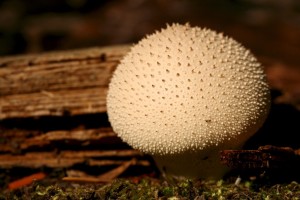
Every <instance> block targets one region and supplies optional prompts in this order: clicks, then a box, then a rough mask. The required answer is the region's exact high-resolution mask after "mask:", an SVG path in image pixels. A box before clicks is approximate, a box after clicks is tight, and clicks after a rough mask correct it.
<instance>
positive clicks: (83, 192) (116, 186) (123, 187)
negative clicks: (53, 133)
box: [0, 178, 300, 200]
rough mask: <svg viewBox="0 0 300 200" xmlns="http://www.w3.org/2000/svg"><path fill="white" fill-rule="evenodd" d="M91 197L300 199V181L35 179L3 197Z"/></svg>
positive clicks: (65, 199) (66, 199) (1, 197)
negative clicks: (98, 181)
mask: <svg viewBox="0 0 300 200" xmlns="http://www.w3.org/2000/svg"><path fill="white" fill-rule="evenodd" d="M8 199H14V200H19V199H20V200H21V199H22V200H23V199H24V200H27V199H28V200H29V199H30V200H32V199H33V200H48V199H49V200H50V199H51V200H52V199H53V200H54V199H59V200H73V199H74V200H75V199H76V200H77V199H82V200H89V199H120V200H123V199H124V200H125V199H126V200H128V199H132V200H135V199H147V200H148V199H150V200H151V199H160V200H164V199H196V200H204V199H218V200H219V199H278V200H279V199H280V200H285V199H286V200H291V199H295V200H296V199H297V200H298V199H300V184H299V183H297V182H294V181H292V182H289V183H280V184H273V185H269V184H260V183H258V182H255V181H242V182H241V183H240V184H238V185H236V184H234V181H233V180H232V181H224V180H220V181H191V180H180V181H179V180H168V181H166V180H165V179H164V180H162V179H154V178H143V179H138V180H137V179H132V178H127V179H116V180H114V181H113V182H112V183H108V184H74V183H66V182H58V183H54V184H50V185H46V184H42V183H39V182H36V183H34V184H32V185H30V186H27V187H24V188H21V189H17V190H14V191H10V192H6V193H5V194H2V195H0V200H8Z"/></svg>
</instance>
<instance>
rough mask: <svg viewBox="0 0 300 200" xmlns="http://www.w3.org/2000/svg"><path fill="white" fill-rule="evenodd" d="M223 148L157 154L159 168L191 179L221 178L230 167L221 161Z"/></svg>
mask: <svg viewBox="0 0 300 200" xmlns="http://www.w3.org/2000/svg"><path fill="white" fill-rule="evenodd" d="M222 149H223V148H216V147H214V148H211V149H210V150H201V151H199V152H186V153H183V154H177V155H176V154H175V155H174V154H173V155H163V156H162V155H155V156H153V159H154V160H155V162H156V164H157V167H158V168H159V170H160V171H161V172H162V173H163V174H165V175H167V176H170V175H171V176H175V177H178V178H181V177H185V178H191V179H220V178H222V177H223V176H224V175H225V174H226V172H228V171H229V168H228V167H226V166H224V165H222V164H221V162H220V154H219V152H220V150H222Z"/></svg>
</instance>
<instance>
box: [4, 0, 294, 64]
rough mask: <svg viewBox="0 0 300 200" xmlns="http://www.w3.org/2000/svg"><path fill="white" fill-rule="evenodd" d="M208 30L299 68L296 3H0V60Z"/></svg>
mask: <svg viewBox="0 0 300 200" xmlns="http://www.w3.org/2000/svg"><path fill="white" fill-rule="evenodd" d="M172 22H179V23H186V22H190V24H191V25H193V26H195V25H197V26H201V27H208V28H212V29H215V30H217V31H219V32H224V33H225V34H226V35H229V36H232V37H234V38H235V39H236V40H238V41H240V42H241V43H243V44H244V45H245V46H246V47H248V48H250V49H251V50H252V51H253V52H254V53H255V54H256V55H259V56H266V57H271V58H273V59H276V60H280V61H282V62H284V63H290V64H299V62H300V61H299V57H300V1H298V0H201V1H200V0H188V1H181V0H119V1H117V0H42V1H41V0H2V1H0V55H11V54H24V53H26V54H27V53H36V52H43V51H49V50H60V49H74V48H83V47H91V46H105V45H113V44H124V43H133V42H137V41H138V40H139V39H141V38H142V37H143V36H144V35H145V34H150V33H152V32H154V30H156V29H160V28H163V27H165V26H166V23H172Z"/></svg>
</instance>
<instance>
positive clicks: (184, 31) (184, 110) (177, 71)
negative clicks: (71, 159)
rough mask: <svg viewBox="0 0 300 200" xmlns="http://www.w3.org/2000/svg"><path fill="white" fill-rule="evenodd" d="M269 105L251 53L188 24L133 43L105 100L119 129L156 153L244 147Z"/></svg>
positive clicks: (136, 145)
mask: <svg viewBox="0 0 300 200" xmlns="http://www.w3.org/2000/svg"><path fill="white" fill-rule="evenodd" d="M269 104H270V94H269V88H268V85H267V82H266V76H265V74H264V71H263V67H262V66H261V64H260V63H259V62H258V61H257V60H256V58H255V57H254V56H253V55H252V54H251V53H250V51H249V50H247V49H246V48H244V47H243V46H242V45H241V44H240V43H238V42H237V41H235V40H233V39H232V38H230V37H226V36H224V35H223V34H219V33H216V32H215V31H212V30H209V29H202V28H199V27H191V26H190V25H189V24H186V25H179V24H173V25H171V26H167V28H165V29H162V30H161V31H159V32H156V33H154V34H152V35H149V36H147V37H146V38H144V39H142V40H141V41H140V42H139V43H138V44H136V45H134V46H133V47H132V48H131V51H130V52H129V53H128V54H127V55H126V56H125V57H124V58H123V60H122V61H121V63H120V64H119V65H118V67H117V69H116V70H115V71H114V73H113V76H112V79H111V82H110V84H109V90H108V95H107V112H108V117H109V121H110V123H111V125H112V127H113V129H114V131H115V132H116V133H117V134H118V136H119V137H121V138H122V139H123V140H124V141H125V142H127V143H128V144H129V145H131V146H132V147H133V148H136V149H139V150H141V151H143V152H145V153H149V154H152V155H170V154H179V153H183V152H193V151H199V150H201V149H205V148H211V147H212V146H219V145H224V144H226V143H230V142H233V141H234V144H230V145H225V146H240V145H241V144H243V143H244V142H245V141H246V140H247V139H248V138H249V137H251V136H252V135H253V134H254V133H255V132H256V131H257V130H258V129H259V128H260V127H261V125H262V124H263V122H264V120H265V118H266V116H267V114H268V110H269ZM236 143H239V144H236Z"/></svg>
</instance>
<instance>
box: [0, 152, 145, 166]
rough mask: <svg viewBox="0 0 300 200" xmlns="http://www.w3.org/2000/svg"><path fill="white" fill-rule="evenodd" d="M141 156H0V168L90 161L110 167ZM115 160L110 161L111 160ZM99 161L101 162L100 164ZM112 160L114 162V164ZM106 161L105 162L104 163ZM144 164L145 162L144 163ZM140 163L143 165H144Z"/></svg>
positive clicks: (137, 154) (114, 153)
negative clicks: (97, 160)
mask: <svg viewBox="0 0 300 200" xmlns="http://www.w3.org/2000/svg"><path fill="white" fill-rule="evenodd" d="M141 155H142V154H141V153H140V152H139V151H137V150H132V149H126V150H106V151H104V150H102V151H97V150H90V151H82V150H78V151H61V152H59V153H56V152H29V153H26V154H23V155H21V154H20V155H12V154H0V167H1V168H11V167H30V168H39V167H44V166H46V167H52V168H57V167H71V166H73V165H75V164H79V163H88V162H89V160H90V159H93V160H96V159H99V162H92V163H93V165H94V166H95V165H97V166H101V165H112V164H116V165H118V164H120V161H122V160H123V161H124V162H125V161H126V158H127V159H128V158H129V159H131V158H132V157H139V156H141ZM112 157H113V158H115V159H111V158H112ZM100 160H101V161H102V162H100ZM114 160H116V162H115V163H114ZM104 161H106V162H104ZM144 162H146V161H144ZM144 162H142V163H143V164H145V163H144Z"/></svg>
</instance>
